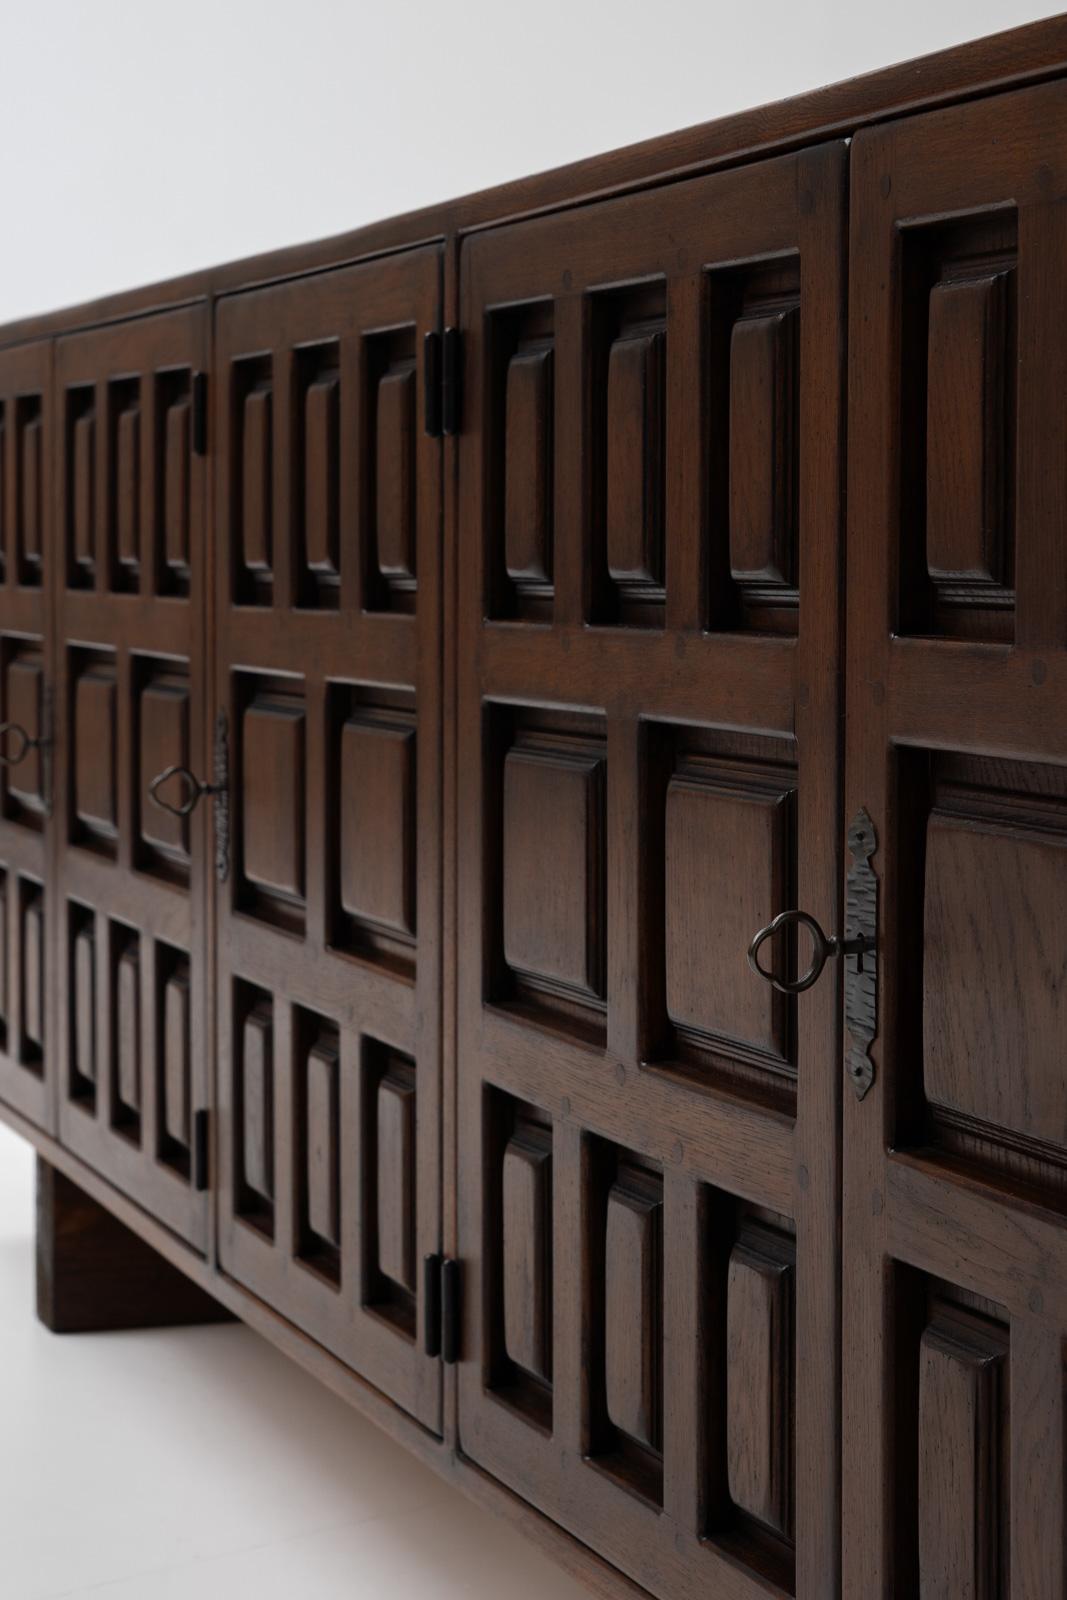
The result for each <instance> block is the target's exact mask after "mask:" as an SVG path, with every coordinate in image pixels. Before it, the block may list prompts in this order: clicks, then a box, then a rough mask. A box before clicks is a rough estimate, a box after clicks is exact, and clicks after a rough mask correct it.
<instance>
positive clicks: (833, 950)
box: [748, 910, 875, 994]
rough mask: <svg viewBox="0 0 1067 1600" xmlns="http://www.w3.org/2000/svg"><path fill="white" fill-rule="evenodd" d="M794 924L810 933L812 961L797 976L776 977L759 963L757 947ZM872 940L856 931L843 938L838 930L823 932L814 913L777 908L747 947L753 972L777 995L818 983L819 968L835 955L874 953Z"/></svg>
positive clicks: (800, 989)
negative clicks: (854, 935)
mask: <svg viewBox="0 0 1067 1600" xmlns="http://www.w3.org/2000/svg"><path fill="white" fill-rule="evenodd" d="M793 923H797V924H799V925H800V926H801V927H804V928H807V930H808V932H809V933H810V934H811V947H812V948H811V961H810V962H809V964H808V969H807V971H806V972H804V973H802V974H801V976H800V977H799V978H793V979H790V978H779V977H778V975H777V973H775V972H772V971H770V970H769V969H768V968H767V967H765V966H763V965H762V964H761V962H760V958H759V953H760V949H761V948H762V946H763V945H764V944H766V942H767V940H768V939H773V938H774V935H775V934H776V933H779V932H780V931H781V930H782V928H787V927H790V926H791V925H792V924H793ZM874 944H875V942H874V940H873V939H870V938H867V937H866V935H864V934H859V935H858V936H857V937H856V938H853V939H849V938H842V937H841V935H840V934H837V933H823V931H822V928H821V927H820V926H819V924H818V922H817V921H816V920H815V918H814V917H813V916H811V915H810V913H809V912H807V911H795V910H792V911H779V913H778V915H777V916H776V917H774V918H772V920H771V921H770V922H768V924H767V926H766V927H765V928H761V929H760V930H759V932H758V933H757V934H756V937H755V938H754V939H753V941H752V943H751V944H750V945H749V947H748V964H749V966H750V967H751V968H752V970H753V972H755V973H757V974H758V975H759V976H760V977H761V978H765V979H766V980H767V982H768V983H769V984H771V986H772V987H773V988H775V989H777V990H778V993H779V994H803V993H804V991H805V989H810V988H811V986H812V984H814V983H818V981H819V979H820V978H821V977H822V970H823V968H824V967H825V965H826V963H827V962H828V961H832V960H834V959H836V958H837V957H838V956H859V957H860V960H861V962H862V959H863V957H864V956H865V955H873V953H874Z"/></svg>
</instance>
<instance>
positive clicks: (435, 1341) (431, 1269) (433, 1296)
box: [422, 1255, 441, 1356]
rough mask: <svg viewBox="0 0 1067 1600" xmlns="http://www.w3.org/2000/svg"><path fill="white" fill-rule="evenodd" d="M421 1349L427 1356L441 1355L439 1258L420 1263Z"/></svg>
mask: <svg viewBox="0 0 1067 1600" xmlns="http://www.w3.org/2000/svg"><path fill="white" fill-rule="evenodd" d="M422 1319H423V1320H422V1347H423V1349H424V1350H425V1351H426V1354H427V1355H428V1356H439V1355H440V1354H441V1257H440V1256H439V1255H433V1256H424V1257H423V1262H422Z"/></svg>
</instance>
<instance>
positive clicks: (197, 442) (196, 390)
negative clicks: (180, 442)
mask: <svg viewBox="0 0 1067 1600" xmlns="http://www.w3.org/2000/svg"><path fill="white" fill-rule="evenodd" d="M193 450H194V452H195V453H196V454H197V455H198V456H206V455H207V373H206V372H194V373H193Z"/></svg>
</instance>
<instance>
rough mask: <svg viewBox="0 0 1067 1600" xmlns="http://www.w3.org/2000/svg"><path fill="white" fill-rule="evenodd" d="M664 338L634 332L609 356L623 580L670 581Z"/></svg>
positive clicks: (610, 529) (615, 526)
mask: <svg viewBox="0 0 1067 1600" xmlns="http://www.w3.org/2000/svg"><path fill="white" fill-rule="evenodd" d="M665 344H666V341H665V338H664V335H663V333H662V332H660V331H652V332H635V333H631V334H625V335H622V336H620V337H619V338H617V339H616V340H615V342H614V343H613V344H612V346H611V352H610V355H609V357H608V379H607V381H608V393H607V530H606V532H607V553H608V571H609V573H610V574H611V576H612V578H613V579H614V580H615V582H616V583H620V584H626V585H633V584H636V585H639V586H642V585H652V586H657V585H659V584H661V583H662V581H663V554H662V510H663V507H662V500H663V398H664V381H665V374H664V357H665Z"/></svg>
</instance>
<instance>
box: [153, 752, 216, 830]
mask: <svg viewBox="0 0 1067 1600" xmlns="http://www.w3.org/2000/svg"><path fill="white" fill-rule="evenodd" d="M174 779H177V780H179V781H180V782H181V784H182V785H183V787H184V789H185V798H184V800H180V801H179V802H178V803H177V805H175V804H174V802H173V801H171V800H166V799H164V797H163V796H162V795H161V794H160V790H161V789H162V788H164V786H165V785H166V784H168V783H170V782H171V781H172V780H174ZM214 793H215V785H214V784H213V783H205V782H204V781H203V779H202V778H198V777H197V775H196V773H195V772H191V771H190V770H189V768H188V767H183V766H182V765H181V763H180V762H178V763H176V764H175V765H174V766H172V767H164V768H163V771H162V772H157V773H156V775H155V777H154V778H153V779H152V781H151V783H150V784H149V785H148V794H149V798H150V799H151V800H152V802H153V803H154V804H155V805H157V806H158V807H159V809H160V810H161V811H169V812H170V814H171V816H172V817H188V816H189V815H190V814H191V813H192V812H194V811H195V810H196V808H197V806H198V805H199V804H200V801H201V800H202V799H203V797H204V795H206V794H214Z"/></svg>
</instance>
